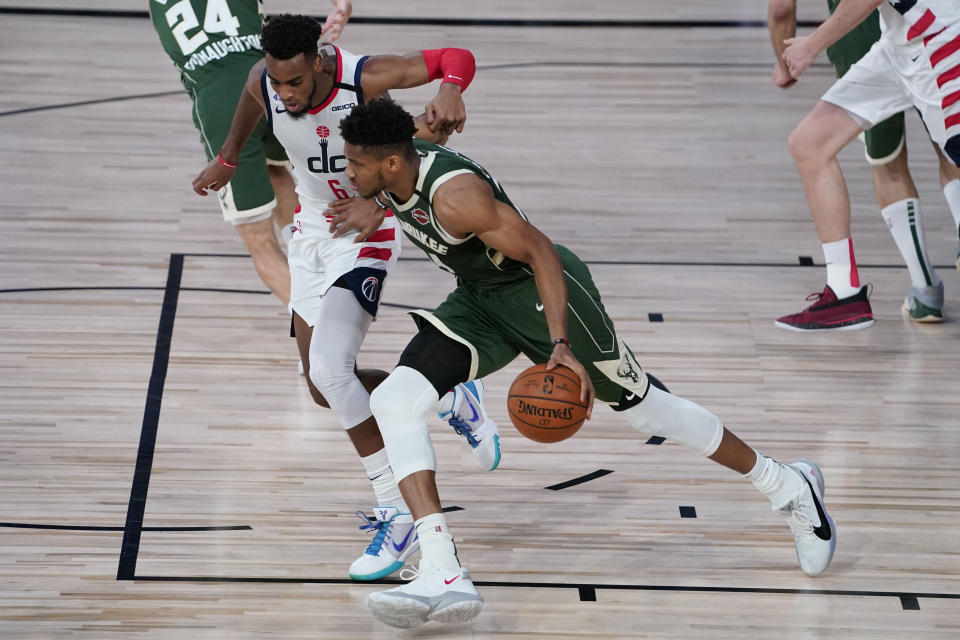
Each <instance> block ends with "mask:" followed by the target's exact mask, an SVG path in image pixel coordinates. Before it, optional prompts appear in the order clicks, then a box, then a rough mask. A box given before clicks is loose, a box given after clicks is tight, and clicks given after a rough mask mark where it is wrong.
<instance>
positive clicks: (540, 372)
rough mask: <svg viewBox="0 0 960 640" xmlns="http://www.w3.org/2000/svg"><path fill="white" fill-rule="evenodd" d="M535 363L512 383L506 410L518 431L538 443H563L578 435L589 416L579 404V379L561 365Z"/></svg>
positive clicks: (584, 407) (585, 409)
mask: <svg viewBox="0 0 960 640" xmlns="http://www.w3.org/2000/svg"><path fill="white" fill-rule="evenodd" d="M546 368H547V365H545V364H535V365H533V366H532V367H530V368H529V369H527V370H526V371H524V372H523V373H521V374H520V375H519V376H517V379H516V380H514V381H513V384H512V385H510V393H509V394H508V395H507V411H508V412H509V413H510V420H511V421H512V422H513V426H515V427H516V428H517V431H519V432H520V433H522V434H523V435H524V436H526V437H528V438H530V439H531V440H535V441H537V442H560V441H561V440H566V439H567V438H569V437H570V436H572V435H573V434H575V433H576V432H577V430H578V429H579V428H580V425H582V424H583V421H584V420H585V419H586V417H587V408H586V406H584V405H583V404H582V403H581V402H580V378H579V377H578V376H577V374H575V373H574V372H573V371H572V370H570V369H568V368H567V367H564V366H562V365H561V366H559V367H557V368H555V369H552V370H550V371H547V370H546Z"/></svg>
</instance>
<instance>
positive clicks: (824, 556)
mask: <svg viewBox="0 0 960 640" xmlns="http://www.w3.org/2000/svg"><path fill="white" fill-rule="evenodd" d="M784 466H785V467H787V468H789V469H793V470H794V471H795V472H797V473H798V474H799V475H800V477H801V478H803V485H804V486H803V489H802V490H801V491H800V493H798V494H797V495H796V496H795V497H794V498H793V499H791V500H790V502H788V503H787V504H786V506H784V507H782V508H781V509H780V512H781V513H783V515H785V516H786V517H788V518H789V525H790V530H791V531H792V532H793V539H794V541H795V542H796V549H797V559H799V560H800V568H801V569H803V572H804V573H805V574H807V575H808V576H817V575H820V574H821V573H823V572H824V571H826V569H827V567H828V566H830V560H832V559H833V552H834V550H835V549H836V547H837V526H836V525H835V524H834V523H833V520H832V519H831V518H830V516H829V515H827V510H826V508H825V507H824V504H823V495H824V493H825V490H824V485H823V474H822V473H821V472H820V468H819V467H818V466H817V465H815V464H813V463H812V462H810V461H809V460H798V461H797V462H794V463H793V464H787V465H784Z"/></svg>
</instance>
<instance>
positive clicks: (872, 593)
mask: <svg viewBox="0 0 960 640" xmlns="http://www.w3.org/2000/svg"><path fill="white" fill-rule="evenodd" d="M132 579H133V580H140V581H142V582H224V583H265V584H271V583H273V584H349V585H354V586H362V585H364V584H369V585H394V584H406V583H407V581H406V580H395V579H388V580H374V581H370V582H359V581H357V580H351V579H350V578H279V577H277V578H273V577H237V576H155V575H138V576H135V577H134V578H132ZM473 584H474V585H476V586H478V587H491V588H497V587H500V588H507V589H511V588H523V589H578V590H581V591H588V592H589V591H594V592H595V591H603V590H609V591H677V592H687V593H690V592H692V593H763V594H789V595H821V596H854V597H864V598H898V599H900V600H901V601H902V600H903V599H904V598H915V599H931V600H960V593H937V592H919V591H876V590H869V589H800V588H790V587H720V586H697V585H660V584H599V583H590V582H569V583H566V582H510V581H500V580H486V581H485V580H474V581H473Z"/></svg>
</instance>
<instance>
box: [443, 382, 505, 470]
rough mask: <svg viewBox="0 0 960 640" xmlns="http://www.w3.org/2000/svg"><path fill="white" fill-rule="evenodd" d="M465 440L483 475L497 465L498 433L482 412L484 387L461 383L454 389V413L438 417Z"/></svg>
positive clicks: (478, 384)
mask: <svg viewBox="0 0 960 640" xmlns="http://www.w3.org/2000/svg"><path fill="white" fill-rule="evenodd" d="M437 415H439V416H440V419H441V420H446V421H447V422H448V423H450V426H451V427H453V430H454V431H456V432H457V433H458V434H460V435H461V436H463V437H464V438H466V439H467V442H468V443H469V444H470V447H471V448H472V449H473V457H474V458H475V459H476V461H477V464H479V465H480V468H481V469H483V470H484V471H493V470H494V469H496V468H497V466H498V465H499V464H500V430H499V429H498V428H497V423H496V422H494V421H493V420H491V419H490V417H489V416H488V415H487V412H486V410H485V409H484V408H483V383H482V382H481V381H480V380H471V381H470V382H463V383H460V384H458V385H457V386H455V387H454V388H453V409H451V410H450V411H447V412H445V413H439V414H437Z"/></svg>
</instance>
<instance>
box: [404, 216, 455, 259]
mask: <svg viewBox="0 0 960 640" xmlns="http://www.w3.org/2000/svg"><path fill="white" fill-rule="evenodd" d="M400 226H401V227H403V232H404V233H406V234H407V235H408V236H410V239H411V240H413V241H414V242H418V243H420V244H422V245H423V246H425V247H427V248H428V249H430V251H433V252H434V253H437V254H439V255H441V256H445V255H447V249H449V248H450V247H448V246H447V245H445V244H440V243H439V242H437V241H436V240H434V239H433V238H431V237H430V236H428V235H427V234H426V233H424V232H423V231H421V230H420V229H417V228H416V227H415V226H413V225H412V224H410V223H409V222H407V221H406V220H401V221H400Z"/></svg>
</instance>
